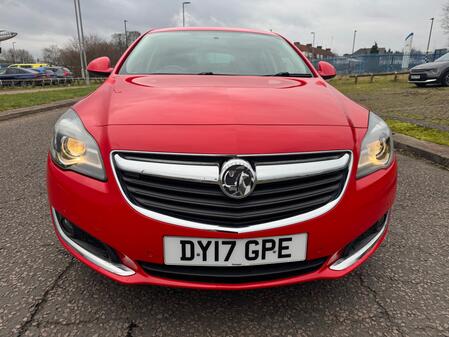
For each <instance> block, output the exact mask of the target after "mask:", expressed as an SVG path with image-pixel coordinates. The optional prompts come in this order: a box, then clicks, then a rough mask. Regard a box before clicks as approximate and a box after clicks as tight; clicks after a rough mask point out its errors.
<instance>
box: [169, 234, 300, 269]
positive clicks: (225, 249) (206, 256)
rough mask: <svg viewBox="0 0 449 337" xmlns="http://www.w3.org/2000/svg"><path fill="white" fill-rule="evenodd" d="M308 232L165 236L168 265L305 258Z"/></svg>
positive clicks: (232, 263)
mask: <svg viewBox="0 0 449 337" xmlns="http://www.w3.org/2000/svg"><path fill="white" fill-rule="evenodd" d="M306 251H307V234H306V233H303V234H297V235H289V236H275V237H263V238H251V239H238V240H232V239H208V238H191V237H174V236H166V237H164V260H165V264H167V265H188V266H222V267H226V266H228V267H231V266H249V265H258V264H259V265H260V264H273V263H284V262H294V261H304V260H305V259H306Z"/></svg>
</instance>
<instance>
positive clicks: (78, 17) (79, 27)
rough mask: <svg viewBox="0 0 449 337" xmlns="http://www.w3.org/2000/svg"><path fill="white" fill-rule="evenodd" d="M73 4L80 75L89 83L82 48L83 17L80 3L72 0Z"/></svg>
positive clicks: (77, 0) (84, 52)
mask: <svg viewBox="0 0 449 337" xmlns="http://www.w3.org/2000/svg"><path fill="white" fill-rule="evenodd" d="M73 2H74V4H75V17H76V30H77V33H78V44H79V48H80V62H81V76H82V77H83V78H84V79H85V80H86V84H87V85H89V73H88V72H87V69H86V68H87V58H86V50H85V49H84V30H83V19H82V16H81V5H80V1H79V0H73Z"/></svg>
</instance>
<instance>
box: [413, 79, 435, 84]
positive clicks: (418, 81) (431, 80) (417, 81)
mask: <svg viewBox="0 0 449 337" xmlns="http://www.w3.org/2000/svg"><path fill="white" fill-rule="evenodd" d="M436 81H437V79H436V78H432V79H430V80H425V81H420V80H416V81H413V80H409V81H408V83H423V84H424V83H432V82H436Z"/></svg>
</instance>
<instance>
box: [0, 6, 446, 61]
mask: <svg viewBox="0 0 449 337" xmlns="http://www.w3.org/2000/svg"><path fill="white" fill-rule="evenodd" d="M448 1H449V0H191V2H192V3H191V4H190V5H188V6H187V7H186V12H187V25H190V26H232V27H245V28H257V29H264V30H269V29H272V30H273V31H276V32H278V33H281V34H282V35H284V36H286V37H287V38H289V39H291V40H294V41H300V42H302V43H311V40H312V35H311V34H310V32H312V31H314V32H316V45H323V46H324V47H331V48H332V49H334V50H335V51H336V52H338V53H340V54H343V53H347V52H350V51H351V48H352V36H353V31H354V29H357V32H358V33H357V41H356V49H357V48H361V47H370V46H371V45H372V44H373V42H374V41H377V42H378V44H379V47H386V48H387V49H388V48H391V49H393V50H402V48H403V45H404V39H405V37H406V36H407V35H408V34H409V33H410V32H414V33H415V39H414V47H415V48H418V49H421V50H425V48H426V45H427V38H428V33H429V28H430V20H429V19H430V18H431V17H435V25H434V34H433V36H432V43H431V48H432V49H433V48H444V47H447V46H448V44H449V43H448V41H449V37H448V36H445V35H444V34H443V32H442V29H441V17H442V7H443V4H444V3H446V2H448ZM181 3H182V1H178V0H81V7H82V12H83V21H84V31H85V34H86V35H88V34H98V35H100V36H102V37H106V38H108V37H109V36H110V35H111V34H112V33H115V32H121V31H123V20H124V19H127V20H128V29H129V30H138V31H140V32H145V31H146V30H148V29H149V28H152V27H170V26H179V25H181V24H182V19H181ZM0 29H6V30H10V31H14V32H17V33H19V34H18V36H17V37H15V38H14V39H13V40H9V41H5V42H2V47H3V48H10V47H11V42H12V41H15V42H16V48H24V49H28V50H30V51H31V52H32V53H33V55H35V56H37V57H39V56H40V54H41V50H42V48H44V47H46V46H48V45H51V44H57V45H60V46H62V45H64V44H65V43H67V41H68V40H69V39H70V38H71V37H75V36H76V24H75V16H74V5H73V1H72V0H0Z"/></svg>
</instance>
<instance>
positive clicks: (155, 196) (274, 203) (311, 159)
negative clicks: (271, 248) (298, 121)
mask: <svg viewBox="0 0 449 337" xmlns="http://www.w3.org/2000/svg"><path fill="white" fill-rule="evenodd" d="M113 158H114V159H113V164H114V168H115V171H116V174H117V178H118V181H119V183H120V185H121V187H122V190H123V192H124V193H125V195H126V196H127V198H128V200H129V201H130V202H131V203H132V204H134V205H136V206H139V207H140V208H143V209H146V210H150V211H152V212H156V213H159V214H163V215H167V216H170V217H173V218H176V219H182V220H188V221H192V222H195V223H200V224H211V225H224V226H229V227H235V228H238V227H247V226H251V225H257V224H262V223H267V222H271V221H276V220H281V219H286V218H290V217H294V216H297V215H301V214H305V213H308V212H311V211H314V210H317V209H319V208H321V207H323V206H325V205H327V204H329V203H330V202H332V201H334V200H336V199H337V198H338V197H339V196H340V195H341V193H342V191H343V189H344V186H345V182H346V180H347V177H348V171H349V166H350V160H349V158H350V154H349V153H347V152H334V153H328V152H326V153H313V154H300V155H267V156H239V159H244V160H246V161H247V162H249V163H250V164H251V166H252V167H253V168H254V169H255V171H256V174H257V173H258V171H259V170H260V172H261V176H262V173H265V172H266V168H267V167H269V168H270V170H272V171H274V172H275V173H276V172H277V170H279V171H281V170H285V168H286V167H287V166H289V165H290V168H291V165H297V164H299V165H301V164H305V166H304V167H312V168H313V167H316V166H317V165H324V166H325V167H327V170H325V171H319V170H318V171H317V170H316V169H315V171H314V172H310V174H309V173H308V172H298V176H293V177H291V178H288V179H272V180H267V181H263V182H258V183H257V185H256V187H255V189H254V191H253V192H252V194H251V195H250V196H248V197H246V198H244V199H238V200H236V199H232V198H230V197H228V196H226V195H225V194H224V193H223V192H222V190H221V188H220V186H219V183H218V181H213V179H209V181H207V182H205V181H201V180H199V179H198V180H194V179H185V177H180V176H181V175H182V174H183V172H182V169H176V167H182V168H183V169H184V168H187V170H192V171H194V170H197V171H201V170H203V169H204V168H207V172H208V173H210V172H211V171H212V172H214V170H216V172H218V171H219V170H220V167H221V166H222V165H223V164H224V163H225V162H226V161H227V160H229V159H231V158H233V157H229V156H201V155H198V156H195V155H157V154H141V153H117V154H115V155H114V157H113ZM342 160H343V161H342ZM334 162H337V163H340V164H339V166H336V167H335V168H333V167H330V168H329V166H330V164H328V163H334ZM341 162H343V163H344V165H341ZM136 163H137V165H147V164H148V163H149V165H153V166H151V170H149V171H151V172H149V173H147V172H145V171H144V170H140V169H130V168H129V167H130V166H129V165H134V164H136ZM161 163H162V164H161ZM154 164H156V165H154ZM158 165H159V166H158ZM164 165H165V166H164ZM177 165H179V166H177ZM307 165H309V166H307ZM155 167H156V169H155ZM163 167H166V168H167V169H169V170H171V171H173V170H174V172H176V174H179V175H180V176H179V177H178V176H170V175H169V174H175V173H169V174H168V173H167V172H164V170H163V169H162V168H163ZM296 167H297V166H295V168H296ZM173 168H175V169H173ZM191 168H193V169H191ZM158 170H159V171H158ZM264 170H265V171H264ZM179 171H181V172H180V173H179ZM293 174H295V172H293ZM197 176H200V174H197Z"/></svg>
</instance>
